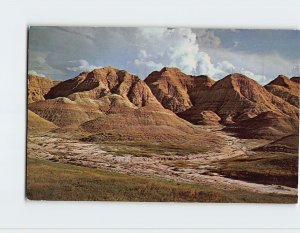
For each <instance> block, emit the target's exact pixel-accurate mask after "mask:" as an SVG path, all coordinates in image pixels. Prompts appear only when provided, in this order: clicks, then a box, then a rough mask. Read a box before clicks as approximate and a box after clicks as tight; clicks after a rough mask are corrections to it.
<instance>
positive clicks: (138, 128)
mask: <svg viewBox="0 0 300 233" xmlns="http://www.w3.org/2000/svg"><path fill="white" fill-rule="evenodd" d="M45 98H46V100H44V101H40V102H35V103H31V104H30V105H29V109H30V110H32V111H33V112H35V113H36V114H38V115H39V116H41V117H43V118H45V119H47V120H49V121H51V122H53V123H55V124H56V125H58V126H60V127H63V128H65V127H68V128H70V127H73V129H74V128H77V129H79V130H84V131H85V132H88V133H91V134H92V135H95V137H98V138H99V139H100V140H104V139H105V138H106V137H108V136H109V135H110V137H112V138H114V139H116V140H145V139H147V140H154V141H170V142H174V141H176V140H182V139H183V138H184V139H185V140H194V141H195V139H197V145H199V140H200V141H201V140H205V139H209V138H212V137H213V138H216V137H214V136H213V135H207V133H205V132H203V131H201V130H199V129H197V128H196V127H194V126H193V125H192V124H190V123H189V122H187V121H185V120H183V119H181V118H179V117H178V116H177V115H176V114H175V113H173V112H172V111H170V110H168V109H165V108H164V107H163V106H162V105H161V104H160V103H159V102H158V100H157V99H156V98H155V96H154V95H153V94H152V92H151V90H150V88H149V87H148V86H147V84H146V83H145V82H144V81H142V80H141V79H139V78H138V77H137V76H135V75H133V74H130V73H128V72H126V71H123V70H118V69H116V68H112V67H106V68H101V69H96V70H93V71H91V72H89V73H86V72H85V73H81V74H80V75H79V76H77V77H75V78H73V79H70V80H67V81H64V82H61V83H59V84H58V85H56V86H55V87H53V88H51V90H50V91H49V92H48V93H47V94H46V95H45ZM200 131H201V132H200ZM212 141H213V140H212ZM200 144H201V143H200Z"/></svg>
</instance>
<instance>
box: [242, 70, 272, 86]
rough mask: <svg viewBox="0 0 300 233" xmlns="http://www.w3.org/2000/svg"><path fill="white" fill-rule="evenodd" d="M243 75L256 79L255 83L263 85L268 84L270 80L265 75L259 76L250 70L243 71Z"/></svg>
mask: <svg viewBox="0 0 300 233" xmlns="http://www.w3.org/2000/svg"><path fill="white" fill-rule="evenodd" d="M241 73H242V74H244V75H246V76H247V77H249V78H252V79H254V80H255V81H257V82H259V83H261V84H263V85H264V84H267V82H268V80H267V77H266V76H264V75H259V74H254V73H253V72H251V71H249V70H244V69H242V70H241Z"/></svg>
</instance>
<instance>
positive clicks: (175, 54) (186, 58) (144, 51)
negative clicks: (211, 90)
mask: <svg viewBox="0 0 300 233" xmlns="http://www.w3.org/2000/svg"><path fill="white" fill-rule="evenodd" d="M139 37H140V41H143V43H141V46H140V47H141V49H140V50H139V52H138V55H137V58H136V59H134V61H133V64H134V65H135V66H136V67H137V68H138V72H142V73H144V74H145V75H147V74H149V73H150V72H151V71H153V70H160V69H161V68H162V67H164V66H170V67H179V68H180V69H181V70H182V71H183V72H185V73H187V74H193V75H199V74H204V75H209V76H211V77H213V78H215V79H217V80H218V79H221V78H223V77H224V76H226V75H228V74H230V73H234V72H239V73H243V74H245V75H247V76H248V77H250V78H253V79H255V80H257V81H259V82H265V81H266V77H265V76H263V75H258V74H254V73H253V72H251V71H249V70H247V69H244V68H237V67H236V66H235V65H233V64H232V63H231V62H229V61H228V60H221V61H219V62H215V63H214V62H213V61H212V59H211V57H210V56H209V54H208V53H206V52H203V51H201V49H200V47H199V41H201V44H202V45H207V46H211V47H218V46H219V45H220V43H221V41H220V39H219V38H217V39H216V37H215V36H214V35H213V34H212V33H209V32H208V31H205V30H202V31H198V32H197V34H196V33H195V32H193V31H192V30H191V29H188V28H172V29H170V28H155V29H152V28H145V29H140V33H139Z"/></svg>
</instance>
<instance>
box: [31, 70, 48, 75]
mask: <svg viewBox="0 0 300 233" xmlns="http://www.w3.org/2000/svg"><path fill="white" fill-rule="evenodd" d="M28 74H31V75H35V76H40V77H46V76H45V75H44V74H40V73H37V72H36V71H35V70H29V71H28Z"/></svg>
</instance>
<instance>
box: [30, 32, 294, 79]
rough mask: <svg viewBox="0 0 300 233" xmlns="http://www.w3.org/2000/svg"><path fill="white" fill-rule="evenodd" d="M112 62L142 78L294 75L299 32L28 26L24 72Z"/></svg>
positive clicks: (58, 71) (65, 73) (52, 72)
mask: <svg viewBox="0 0 300 233" xmlns="http://www.w3.org/2000/svg"><path fill="white" fill-rule="evenodd" d="M106 66H113V67H117V68H119V69H124V70H127V71H129V72H130V73H133V74H136V75H138V76H139V77H140V78H141V79H145V78H146V77H147V75H148V74H150V73H151V72H152V71H155V70H161V69H162V68H163V67H177V68H179V69H181V70H182V71H183V72H184V73H186V74H191V75H208V76H210V77H212V78H213V79H215V80H219V79H222V78H223V77H225V76H226V75H228V74H230V73H235V72H238V73H242V74H245V75H247V76H248V77H250V78H252V79H254V80H256V81H257V82H259V83H261V84H267V83H268V82H270V81H271V80H273V79H275V78H276V77H277V76H278V75H279V74H284V75H287V76H288V77H292V76H300V31H297V30H246V29H243V30H238V29H199V28H158V27H143V28H124V27H119V28H118V27H107V28H105V27H44V26H42V27H41V26H34V27H30V29H29V39H28V73H30V74H36V75H40V76H46V77H48V78H51V79H54V80H67V79H70V78H73V77H75V76H77V75H78V74H79V73H80V72H82V71H91V70H93V69H95V68H100V67H106Z"/></svg>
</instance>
